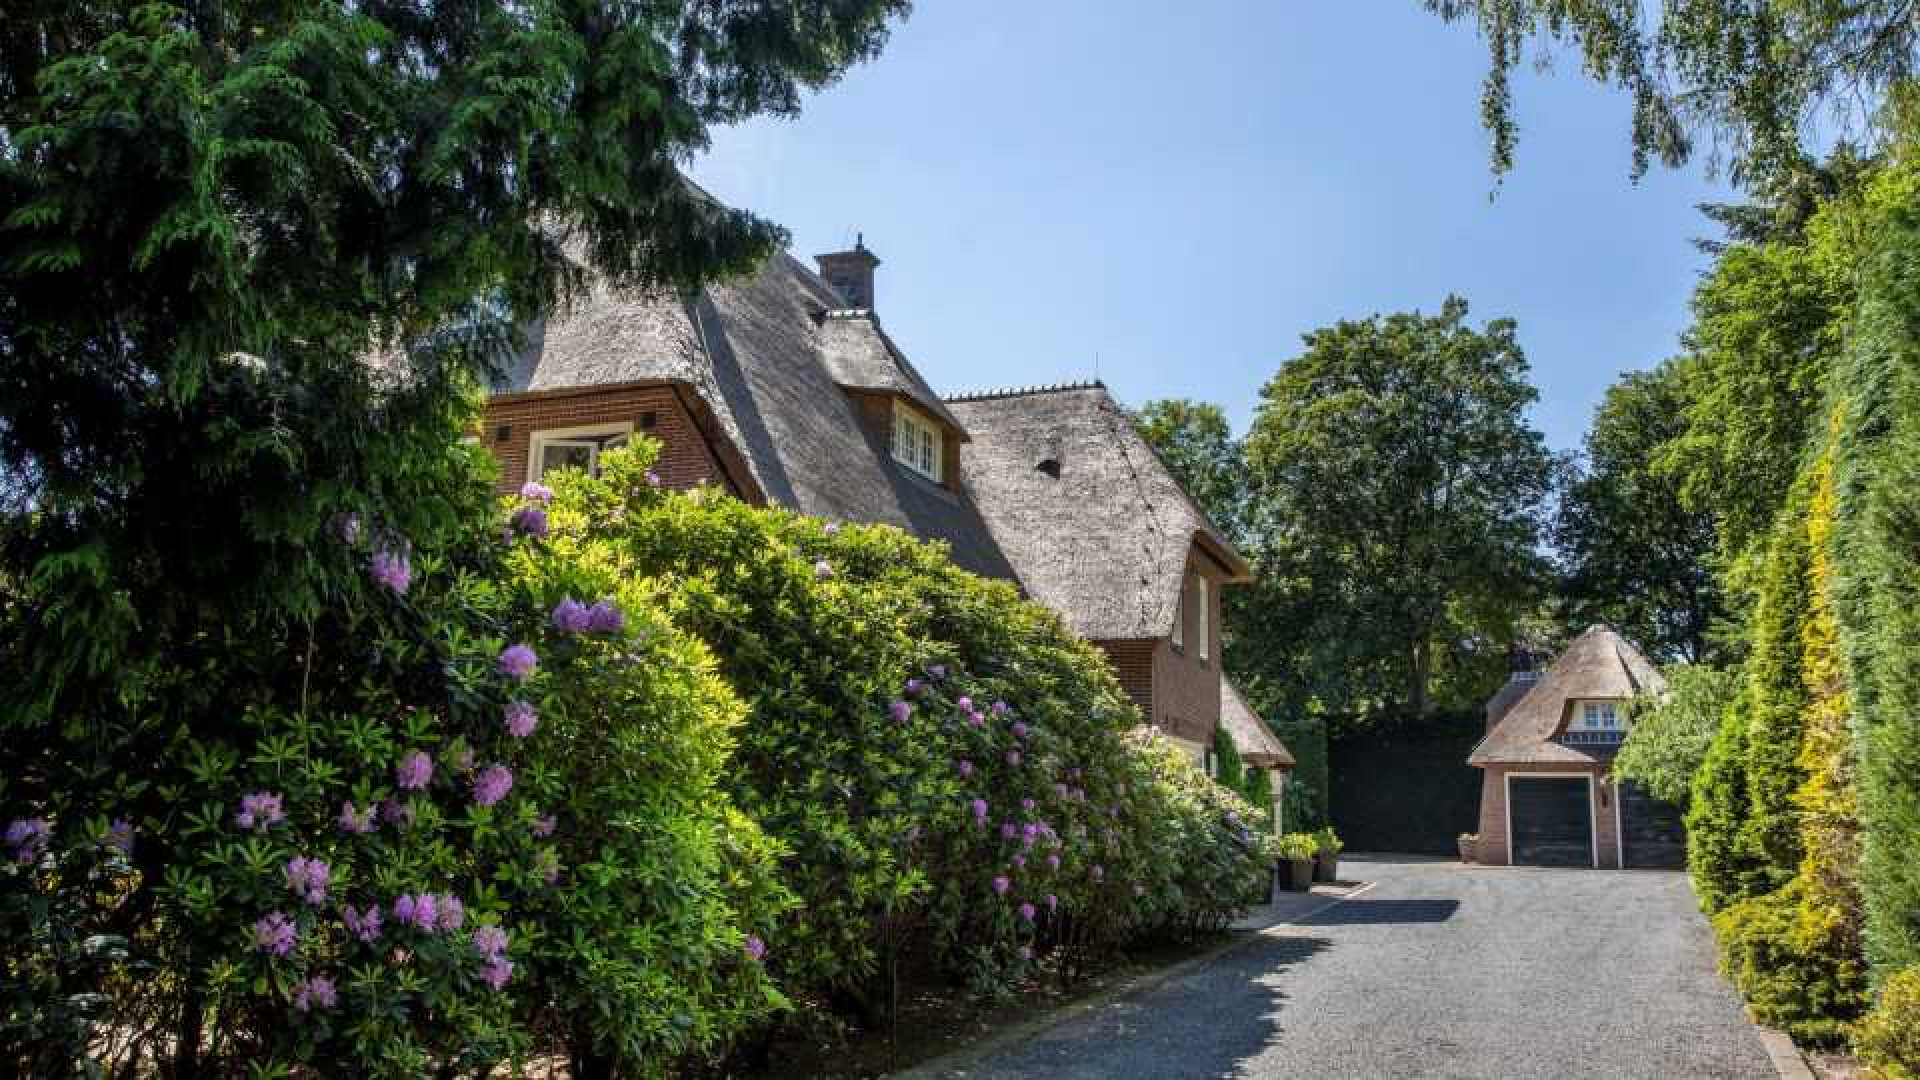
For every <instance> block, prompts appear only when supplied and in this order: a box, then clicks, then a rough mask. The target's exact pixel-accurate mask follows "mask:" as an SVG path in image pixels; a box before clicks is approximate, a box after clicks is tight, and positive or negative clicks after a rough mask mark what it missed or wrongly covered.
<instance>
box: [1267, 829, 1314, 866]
mask: <svg viewBox="0 0 1920 1080" xmlns="http://www.w3.org/2000/svg"><path fill="white" fill-rule="evenodd" d="M1277 850H1278V851H1279V853H1280V857H1281V858H1283V859H1286V860H1288V861H1290V862H1301V861H1303V860H1306V859H1311V858H1313V854H1314V852H1316V851H1318V850H1320V841H1319V840H1318V839H1317V838H1316V837H1315V836H1314V834H1312V833H1304V832H1291V833H1287V834H1286V835H1284V836H1282V837H1280V841H1279V844H1278V845H1277Z"/></svg>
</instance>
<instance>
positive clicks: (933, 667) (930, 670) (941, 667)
mask: <svg viewBox="0 0 1920 1080" xmlns="http://www.w3.org/2000/svg"><path fill="white" fill-rule="evenodd" d="M927 674H928V675H931V676H932V677H933V678H935V679H944V678H946V677H947V665H945V664H928V665H927Z"/></svg>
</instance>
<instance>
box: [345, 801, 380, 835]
mask: <svg viewBox="0 0 1920 1080" xmlns="http://www.w3.org/2000/svg"><path fill="white" fill-rule="evenodd" d="M374 812H375V808H374V807H372V806H369V807H367V808H366V809H364V810H362V809H360V808H359V807H357V806H355V805H353V801H352V800H350V799H349V800H347V801H345V802H342V803H341V804H340V818H339V825H340V831H341V832H343V833H348V834H351V835H356V836H365V835H366V834H367V833H370V832H372V831H373V830H374V829H376V828H378V825H377V824H376V823H375V822H374Z"/></svg>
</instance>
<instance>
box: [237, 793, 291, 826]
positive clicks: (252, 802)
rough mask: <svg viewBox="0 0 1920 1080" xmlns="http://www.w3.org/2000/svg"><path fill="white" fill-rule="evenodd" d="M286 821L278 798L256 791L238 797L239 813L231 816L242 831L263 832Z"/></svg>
mask: <svg viewBox="0 0 1920 1080" xmlns="http://www.w3.org/2000/svg"><path fill="white" fill-rule="evenodd" d="M285 820H287V812H286V810H285V809H284V808H282V807H281V805H280V796H278V795H276V794H274V793H273V792H271V791H256V792H253V793H251V794H248V795H242V796H241V797H240V812H239V813H237V814H235V815H234V816H233V821H234V824H236V825H238V826H240V827H241V828H243V829H254V830H258V831H264V830H266V829H267V828H268V827H270V826H273V825H278V824H280V823H281V822H283V821H285Z"/></svg>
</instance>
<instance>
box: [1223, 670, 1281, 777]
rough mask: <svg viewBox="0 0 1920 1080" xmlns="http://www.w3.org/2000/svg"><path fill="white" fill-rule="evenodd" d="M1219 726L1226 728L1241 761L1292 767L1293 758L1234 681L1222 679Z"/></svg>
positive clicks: (1269, 765)
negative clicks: (1248, 702)
mask: <svg viewBox="0 0 1920 1080" xmlns="http://www.w3.org/2000/svg"><path fill="white" fill-rule="evenodd" d="M1220 726H1221V727H1223V728H1226V729H1227V737H1228V738H1230V739H1232V740H1233V748H1234V749H1235V750H1237V751H1239V753H1240V760H1241V761H1244V762H1246V763H1247V764H1249V765H1254V766H1258V767H1260V768H1269V769H1273V768H1278V769H1291V768H1293V755H1292V754H1291V753H1289V752H1288V751H1287V747H1286V744H1285V743H1282V742H1281V741H1280V740H1279V738H1278V737H1277V736H1275V735H1274V733H1273V732H1272V731H1271V730H1269V729H1268V728H1267V725H1266V723H1265V722H1264V721H1262V720H1261V719H1260V717H1259V715H1258V714H1257V713H1255V712H1254V711H1253V707H1252V706H1251V705H1248V704H1247V699H1246V697H1245V696H1243V695H1242V694H1241V693H1240V688H1239V687H1237V686H1235V685H1233V680H1232V679H1228V678H1222V679H1221V680H1220Z"/></svg>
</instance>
